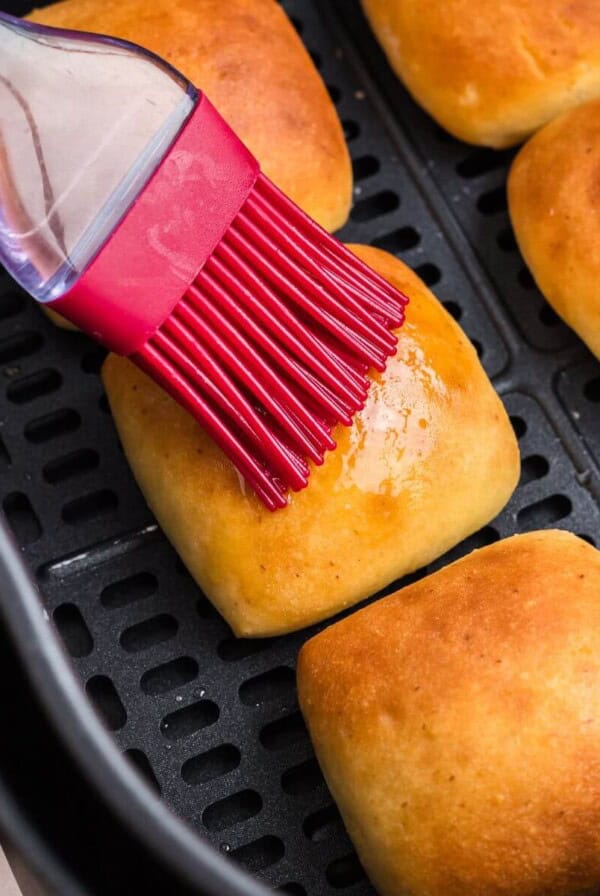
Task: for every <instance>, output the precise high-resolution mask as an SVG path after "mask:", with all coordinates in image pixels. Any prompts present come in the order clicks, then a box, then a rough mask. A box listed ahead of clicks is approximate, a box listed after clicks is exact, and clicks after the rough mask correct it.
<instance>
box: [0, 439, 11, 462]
mask: <svg viewBox="0 0 600 896" xmlns="http://www.w3.org/2000/svg"><path fill="white" fill-rule="evenodd" d="M10 464H11V459H10V454H9V453H8V448H7V447H6V445H5V444H4V440H3V439H1V438H0V467H10Z"/></svg>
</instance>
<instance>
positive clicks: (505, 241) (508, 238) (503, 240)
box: [496, 227, 519, 252]
mask: <svg viewBox="0 0 600 896" xmlns="http://www.w3.org/2000/svg"><path fill="white" fill-rule="evenodd" d="M496 243H497V244H498V248H499V249H502V251H503V252H516V251H517V249H518V248H519V247H518V246H517V241H516V239H515V234H514V232H513V229H512V227H504V228H503V229H502V230H501V231H500V232H499V233H498V236H497V237H496Z"/></svg>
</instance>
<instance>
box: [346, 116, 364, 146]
mask: <svg viewBox="0 0 600 896" xmlns="http://www.w3.org/2000/svg"><path fill="white" fill-rule="evenodd" d="M342 128H343V129H344V137H345V138H346V141H347V142H348V143H351V142H352V140H356V138H357V137H358V136H359V135H360V125H359V123H358V122H357V121H353V120H352V119H351V118H346V119H345V120H344V121H343V122H342Z"/></svg>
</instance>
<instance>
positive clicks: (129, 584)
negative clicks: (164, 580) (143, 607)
mask: <svg viewBox="0 0 600 896" xmlns="http://www.w3.org/2000/svg"><path fill="white" fill-rule="evenodd" d="M157 588H158V581H157V579H156V576H153V575H152V573H150V572H138V573H135V575H133V576H128V577H127V578H126V579H119V581H118V582H113V583H112V584H111V585H107V586H106V588H104V589H103V591H102V594H101V595H100V603H101V604H102V606H103V607H106V608H107V609H109V610H118V609H120V608H121V607H128V606H129V605H130V604H135V603H137V601H139V600H144V598H146V597H150V595H151V594H154V593H155V591H156V589H157Z"/></svg>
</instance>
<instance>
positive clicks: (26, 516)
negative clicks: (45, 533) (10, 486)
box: [2, 492, 42, 545]
mask: <svg viewBox="0 0 600 896" xmlns="http://www.w3.org/2000/svg"><path fill="white" fill-rule="evenodd" d="M2 506H3V508H4V513H5V514H6V519H7V520H8V524H9V526H10V528H11V529H12V531H13V533H14V536H15V538H16V539H17V541H18V542H19V544H20V545H26V544H31V543H32V542H34V541H37V539H38V538H39V537H40V535H41V534H42V526H41V524H40V521H39V519H38V518H37V514H36V512H35V510H34V509H33V507H32V506H31V501H30V500H29V498H28V497H27V495H25V494H24V493H23V492H13V493H12V494H11V495H7V496H6V498H5V499H4V502H3V505H2Z"/></svg>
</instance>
